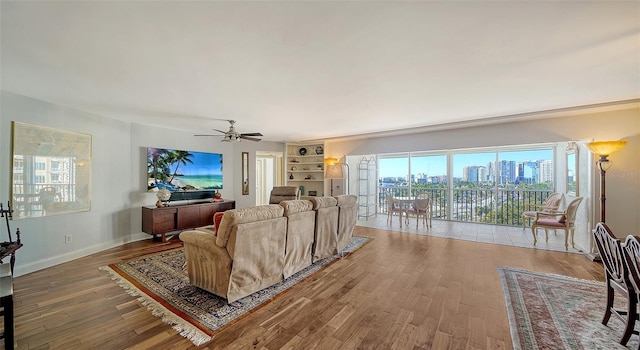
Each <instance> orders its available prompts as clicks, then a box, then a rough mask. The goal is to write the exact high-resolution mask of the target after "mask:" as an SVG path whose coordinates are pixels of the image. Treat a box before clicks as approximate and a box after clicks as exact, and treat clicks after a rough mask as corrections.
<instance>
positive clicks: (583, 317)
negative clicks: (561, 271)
mask: <svg viewBox="0 0 640 350" xmlns="http://www.w3.org/2000/svg"><path fill="white" fill-rule="evenodd" d="M498 270H499V272H500V278H501V279H502V287H503V291H504V297H505V301H506V304H507V312H508V315H509V324H510V326H511V338H512V339H513V348H514V349H516V350H520V349H527V350H528V349H554V350H555V349H627V348H628V349H637V348H638V336H637V335H633V336H632V337H631V340H630V341H629V343H627V347H624V346H622V345H620V344H619V343H618V341H619V340H620V337H621V336H622V333H623V330H624V324H623V323H622V321H620V320H619V319H617V318H616V317H615V316H612V317H611V319H610V320H609V324H608V325H607V326H604V325H603V324H602V323H601V321H602V316H603V315H604V307H605V304H606V294H605V293H606V290H605V284H604V283H603V282H598V281H587V280H580V279H576V278H572V277H567V276H561V275H553V274H543V273H537V272H530V271H525V270H519V269H512V268H505V267H499V268H498ZM616 299H618V300H620V301H621V302H622V303H621V304H620V306H621V307H624V305H625V304H624V298H622V297H619V298H618V297H617V298H616ZM616 305H618V304H617V303H616Z"/></svg>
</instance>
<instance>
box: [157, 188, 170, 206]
mask: <svg viewBox="0 0 640 350" xmlns="http://www.w3.org/2000/svg"><path fill="white" fill-rule="evenodd" d="M156 197H158V201H157V202H156V207H158V208H162V207H164V206H165V202H167V201H169V199H170V198H171V192H169V190H167V189H166V188H163V189H161V190H159V191H158V193H156Z"/></svg>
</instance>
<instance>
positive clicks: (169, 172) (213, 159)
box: [147, 147, 222, 193]
mask: <svg viewBox="0 0 640 350" xmlns="http://www.w3.org/2000/svg"><path fill="white" fill-rule="evenodd" d="M161 189H167V190H169V191H170V192H172V193H175V192H194V191H211V190H219V189H222V154H219V153H205V152H193V151H181V150H173V149H163V148H151V147H149V148H147V191H148V192H157V191H159V190H161Z"/></svg>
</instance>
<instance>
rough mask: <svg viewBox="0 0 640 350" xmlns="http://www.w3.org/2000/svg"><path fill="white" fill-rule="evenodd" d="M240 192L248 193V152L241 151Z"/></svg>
mask: <svg viewBox="0 0 640 350" xmlns="http://www.w3.org/2000/svg"><path fill="white" fill-rule="evenodd" d="M241 181H242V194H243V195H248V194H249V152H242V179H241Z"/></svg>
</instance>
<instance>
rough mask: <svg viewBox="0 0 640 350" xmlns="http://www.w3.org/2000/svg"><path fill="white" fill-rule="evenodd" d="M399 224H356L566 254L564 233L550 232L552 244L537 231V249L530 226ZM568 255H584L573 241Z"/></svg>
mask: <svg viewBox="0 0 640 350" xmlns="http://www.w3.org/2000/svg"><path fill="white" fill-rule="evenodd" d="M398 220H399V218H398V216H397V215H395V216H394V217H393V220H392V221H391V223H390V224H387V215H386V214H378V215H376V216H371V217H369V218H368V219H367V220H365V219H364V218H359V219H358V223H357V224H358V225H359V226H365V227H373V228H379V229H386V230H391V231H394V232H402V233H410V234H419V235H429V236H434V237H444V238H453V239H462V240H467V241H476V242H484V243H493V244H501V245H510V246H514V247H524V248H536V249H544V250H554V251H561V252H564V251H565V249H564V231H563V230H559V231H557V233H554V231H549V242H545V236H544V230H543V229H538V243H536V245H535V246H534V245H533V235H532V234H531V228H530V227H529V226H527V228H526V229H522V227H521V226H520V227H512V226H497V225H488V224H476V223H467V222H457V221H443V220H433V221H432V227H431V228H427V227H424V226H423V225H422V220H421V221H420V224H419V225H418V228H417V229H416V218H415V217H411V218H410V219H409V224H408V225H406V224H405V223H404V222H403V223H402V228H401V227H400V224H399V221H398ZM569 239H571V238H569ZM576 247H577V246H576ZM568 252H569V253H577V254H584V252H582V251H579V250H578V249H576V248H573V247H571V241H570V240H569V250H568Z"/></svg>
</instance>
